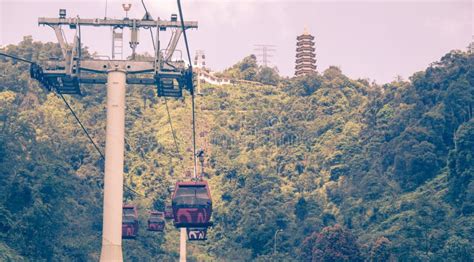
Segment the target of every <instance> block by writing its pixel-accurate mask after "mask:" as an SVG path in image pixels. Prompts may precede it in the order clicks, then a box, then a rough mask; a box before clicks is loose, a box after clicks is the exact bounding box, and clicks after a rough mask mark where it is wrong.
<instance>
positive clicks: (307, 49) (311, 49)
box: [296, 46, 316, 52]
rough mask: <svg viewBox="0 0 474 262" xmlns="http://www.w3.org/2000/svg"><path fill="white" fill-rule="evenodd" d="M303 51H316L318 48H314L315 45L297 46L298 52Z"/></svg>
mask: <svg viewBox="0 0 474 262" xmlns="http://www.w3.org/2000/svg"><path fill="white" fill-rule="evenodd" d="M301 51H311V52H314V51H316V49H314V47H311V46H302V47H298V48H296V52H301Z"/></svg>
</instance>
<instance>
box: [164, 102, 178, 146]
mask: <svg viewBox="0 0 474 262" xmlns="http://www.w3.org/2000/svg"><path fill="white" fill-rule="evenodd" d="M165 107H166V113H168V123H170V128H171V133H172V135H173V140H174V146H175V147H176V153H177V154H178V155H179V147H178V141H177V139H176V132H175V131H174V128H173V123H172V122H171V114H170V110H169V108H168V99H166V97H165Z"/></svg>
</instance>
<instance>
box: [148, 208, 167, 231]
mask: <svg viewBox="0 0 474 262" xmlns="http://www.w3.org/2000/svg"><path fill="white" fill-rule="evenodd" d="M164 229H165V214H164V213H163V212H159V211H151V212H150V217H149V218H148V231H157V232H163V230H164Z"/></svg>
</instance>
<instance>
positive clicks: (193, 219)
mask: <svg viewBox="0 0 474 262" xmlns="http://www.w3.org/2000/svg"><path fill="white" fill-rule="evenodd" d="M171 205H172V207H173V217H174V225H175V226H176V227H186V228H191V227H192V228H207V227H209V226H211V225H212V222H211V221H210V220H211V215H212V200H211V193H210V191H209V185H208V184H207V182H205V181H190V182H177V183H176V186H175V189H174V193H173V196H172V200H171Z"/></svg>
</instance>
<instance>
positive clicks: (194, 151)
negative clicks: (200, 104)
mask: <svg viewBox="0 0 474 262" xmlns="http://www.w3.org/2000/svg"><path fill="white" fill-rule="evenodd" d="M177 2H178V11H179V19H180V20H181V29H182V31H183V36H184V44H185V46H186V52H187V54H188V60H189V68H190V71H191V77H192V73H193V63H192V61H191V53H190V52H189V44H188V37H187V35H186V28H185V26H184V18H183V10H182V9H181V1H180V0H177ZM191 85H192V86H191V107H192V111H193V112H192V115H193V120H192V121H193V122H192V123H193V160H194V161H193V162H194V179H197V159H196V110H195V105H194V104H195V103H194V84H193V82H192V81H191Z"/></svg>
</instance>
